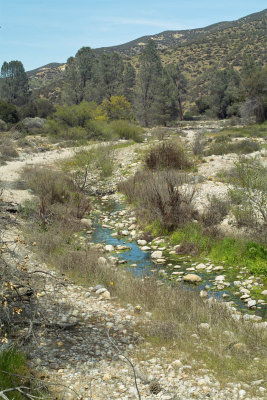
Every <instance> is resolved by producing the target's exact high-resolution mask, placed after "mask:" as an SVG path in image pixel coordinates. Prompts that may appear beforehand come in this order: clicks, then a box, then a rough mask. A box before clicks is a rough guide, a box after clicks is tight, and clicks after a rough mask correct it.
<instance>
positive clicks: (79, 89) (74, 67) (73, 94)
mask: <svg viewBox="0 0 267 400" xmlns="http://www.w3.org/2000/svg"><path fill="white" fill-rule="evenodd" d="M94 63H95V55H94V53H93V51H92V50H91V48H90V47H82V48H81V49H80V50H78V52H77V53H76V55H75V57H70V58H68V60H67V64H66V68H65V73H64V85H63V98H64V99H65V100H66V102H67V103H68V104H79V103H80V102H81V101H83V100H84V97H85V91H86V90H85V89H86V84H87V82H88V81H90V79H91V78H92V71H93V66H94Z"/></svg>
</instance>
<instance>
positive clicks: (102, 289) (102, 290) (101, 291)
mask: <svg viewBox="0 0 267 400" xmlns="http://www.w3.org/2000/svg"><path fill="white" fill-rule="evenodd" d="M104 292H107V289H106V288H100V289H97V291H96V292H95V294H98V295H101V294H103V293H104Z"/></svg>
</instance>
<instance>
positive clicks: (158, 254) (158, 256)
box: [151, 250, 162, 259]
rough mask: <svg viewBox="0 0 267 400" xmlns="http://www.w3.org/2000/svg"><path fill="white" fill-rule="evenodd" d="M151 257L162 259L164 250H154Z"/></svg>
mask: <svg viewBox="0 0 267 400" xmlns="http://www.w3.org/2000/svg"><path fill="white" fill-rule="evenodd" d="M151 258H154V259H155V258H156V259H160V258H162V251H159V250H157V251H153V253H152V254H151Z"/></svg>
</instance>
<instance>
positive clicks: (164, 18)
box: [0, 0, 267, 71]
mask: <svg viewBox="0 0 267 400" xmlns="http://www.w3.org/2000/svg"><path fill="white" fill-rule="evenodd" d="M266 4H267V3H266V0H254V1H251V0H223V1H219V2H217V1H216V0H202V1H201V0H0V26H1V28H0V65H2V63H3V62H4V61H11V60H20V61H21V62H22V63H23V65H24V68H25V70H27V71H28V70H31V69H34V68H37V67H40V66H42V65H45V64H48V63H50V62H65V61H66V60H67V58H68V57H70V56H74V55H75V53H76V52H77V51H78V50H79V48H81V47H83V46H90V47H91V48H97V47H103V46H114V45H118V44H122V43H126V42H128V41H130V40H134V39H137V38H139V37H141V36H144V35H152V34H156V33H159V32H162V31H165V30H182V29H192V28H200V27H204V26H207V25H210V24H213V23H216V22H221V21H232V20H235V19H239V18H242V17H244V16H246V15H248V14H251V13H254V12H258V11H262V10H263V9H264V8H266V7H267V6H266Z"/></svg>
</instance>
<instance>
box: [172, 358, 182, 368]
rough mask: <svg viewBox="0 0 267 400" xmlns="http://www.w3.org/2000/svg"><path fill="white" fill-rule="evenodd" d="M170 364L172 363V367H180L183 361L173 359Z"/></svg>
mask: <svg viewBox="0 0 267 400" xmlns="http://www.w3.org/2000/svg"><path fill="white" fill-rule="evenodd" d="M171 365H172V367H174V368H180V367H182V365H183V363H182V362H181V361H180V360H174V361H173V362H172V363H171Z"/></svg>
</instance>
